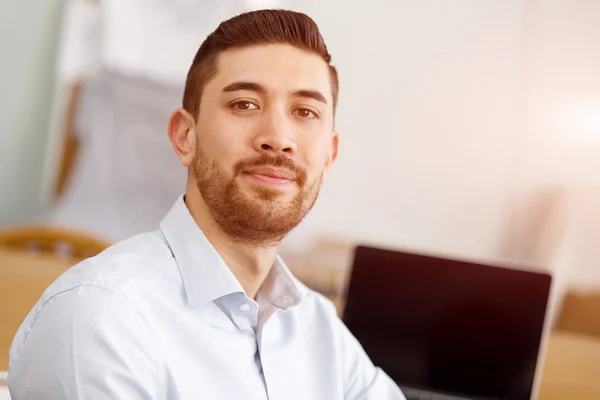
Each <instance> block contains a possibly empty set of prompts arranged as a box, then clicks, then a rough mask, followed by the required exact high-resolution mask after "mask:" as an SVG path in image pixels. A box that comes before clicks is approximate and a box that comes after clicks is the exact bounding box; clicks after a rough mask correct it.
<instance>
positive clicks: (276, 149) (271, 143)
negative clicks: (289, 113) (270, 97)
mask: <svg viewBox="0 0 600 400" xmlns="http://www.w3.org/2000/svg"><path fill="white" fill-rule="evenodd" d="M281 114H282V113H275V112H273V113H270V114H269V113H267V114H266V115H265V116H264V118H265V120H264V123H263V124H261V125H260V126H259V128H258V133H257V135H256V137H255V139H254V149H255V150H256V151H257V152H259V153H269V154H272V155H279V154H281V153H285V154H286V155H288V156H291V155H293V154H295V153H296V150H297V145H296V143H295V141H294V139H293V127H292V124H291V121H289V119H288V118H287V117H286V116H284V115H281Z"/></svg>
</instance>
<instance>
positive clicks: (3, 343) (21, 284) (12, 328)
mask: <svg viewBox="0 0 600 400" xmlns="http://www.w3.org/2000/svg"><path fill="white" fill-rule="evenodd" d="M74 263H76V261H69V260H61V259H59V258H57V257H55V256H50V255H44V254H39V255H35V254H28V253H25V252H17V251H11V250H7V249H3V248H0V371H5V370H7V369H8V350H9V349H10V346H11V344H12V340H13V338H14V336H15V333H16V332H17V329H19V326H20V325H21V323H22V322H23V320H24V319H25V317H26V316H27V314H28V313H29V311H30V310H31V309H32V308H33V306H34V305H35V303H36V302H37V301H38V299H39V298H40V296H41V295H42V293H43V292H44V290H45V289H46V288H47V287H48V286H50V284H51V283H52V282H53V281H54V280H56V278H58V277H59V276H60V275H61V274H62V273H63V272H65V271H66V270H67V269H68V268H69V267H70V266H72V265H74Z"/></svg>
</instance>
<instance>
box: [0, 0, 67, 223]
mask: <svg viewBox="0 0 600 400" xmlns="http://www.w3.org/2000/svg"><path fill="white" fill-rule="evenodd" d="M62 3H63V0H43V1H36V0H19V1H3V2H0V54H2V55H3V56H2V61H3V62H2V63H1V64H0V87H1V88H2V90H1V91H0V124H1V126H2V130H1V131H0V224H6V223H13V222H17V221H21V220H22V219H24V218H29V217H31V216H32V215H35V214H37V213H39V212H40V211H41V210H42V201H41V187H42V185H41V181H42V168H43V165H44V159H45V155H46V146H47V144H48V143H47V139H48V129H49V124H50V113H51V108H52V100H53V91H54V78H55V77H54V71H55V58H56V47H57V38H58V35H59V32H60V17H61V6H62Z"/></svg>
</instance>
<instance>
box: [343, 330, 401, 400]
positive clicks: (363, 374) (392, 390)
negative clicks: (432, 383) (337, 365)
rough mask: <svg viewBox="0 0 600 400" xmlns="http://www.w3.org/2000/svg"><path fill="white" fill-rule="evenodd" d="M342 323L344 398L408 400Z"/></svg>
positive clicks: (357, 399)
mask: <svg viewBox="0 0 600 400" xmlns="http://www.w3.org/2000/svg"><path fill="white" fill-rule="evenodd" d="M340 325H341V340H342V349H343V350H342V351H343V354H344V360H343V362H344V380H345V394H344V400H406V398H405V397H404V395H403V394H402V392H401V391H400V388H399V387H398V385H396V383H395V382H394V381H393V380H392V379H391V378H390V377H389V376H388V375H387V374H386V373H385V372H384V371H383V370H382V369H381V368H378V367H376V366H375V365H373V363H372V361H371V359H370V358H369V356H368V355H367V354H366V352H365V351H364V349H363V348H362V346H361V345H360V343H359V342H358V340H357V339H356V338H355V337H354V336H353V335H352V333H351V332H350V331H349V330H348V328H346V326H345V325H344V324H343V322H341V321H340Z"/></svg>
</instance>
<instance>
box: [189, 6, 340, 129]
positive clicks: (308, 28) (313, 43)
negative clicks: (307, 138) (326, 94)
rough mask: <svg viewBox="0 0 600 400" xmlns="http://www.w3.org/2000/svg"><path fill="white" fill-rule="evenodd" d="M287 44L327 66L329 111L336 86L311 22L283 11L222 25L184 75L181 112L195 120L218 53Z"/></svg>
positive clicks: (333, 71)
mask: <svg viewBox="0 0 600 400" xmlns="http://www.w3.org/2000/svg"><path fill="white" fill-rule="evenodd" d="M271 43H282V44H289V45H291V46H294V47H297V48H299V49H302V50H307V51H309V52H312V53H315V54H318V55H319V56H321V58H323V60H324V61H325V62H326V63H327V65H328V66H329V75H330V78H331V90H332V97H333V109H334V111H335V109H336V106H337V100H338V91H339V82H338V74H337V70H336V69H335V67H333V66H332V65H331V56H330V55H329V52H328V51H327V46H326V45H325V41H324V40H323V37H322V36H321V33H320V32H319V28H318V26H317V24H316V23H315V21H313V20H312V19H311V18H310V17H309V16H307V15H305V14H302V13H299V12H294V11H287V10H259V11H251V12H247V13H244V14H240V15H238V16H235V17H233V18H231V19H229V20H227V21H224V22H222V23H221V24H220V25H219V26H218V27H217V29H216V30H215V31H214V32H213V33H211V34H210V35H209V36H208V37H207V38H206V40H205V41H204V43H202V45H201V46H200V49H198V52H197V53H196V56H195V57H194V61H193V63H192V66H191V67H190V70H189V72H188V75H187V79H186V83H185V90H184V93H183V108H184V109H185V110H187V111H188V112H189V113H191V114H192V115H193V116H194V118H197V117H198V111H199V108H200V98H201V97H202V90H203V88H204V85H205V84H206V82H208V81H209V80H210V79H211V78H212V77H214V76H215V74H216V73H217V65H216V64H217V58H218V56H219V54H220V53H222V52H223V51H225V50H227V49H231V48H235V47H246V46H252V45H260V44H271Z"/></svg>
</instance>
